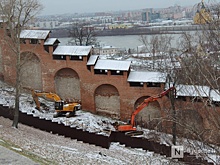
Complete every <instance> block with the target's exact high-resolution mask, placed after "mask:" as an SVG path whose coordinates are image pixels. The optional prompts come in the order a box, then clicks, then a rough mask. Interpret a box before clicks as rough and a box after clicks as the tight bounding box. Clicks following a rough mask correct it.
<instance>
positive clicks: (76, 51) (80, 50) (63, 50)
mask: <svg viewBox="0 0 220 165" xmlns="http://www.w3.org/2000/svg"><path fill="white" fill-rule="evenodd" d="M91 48H92V46H58V47H57V48H56V50H55V51H54V52H53V55H70V56H87V55H88V54H89V52H90V51H91Z"/></svg>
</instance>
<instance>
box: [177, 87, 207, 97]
mask: <svg viewBox="0 0 220 165" xmlns="http://www.w3.org/2000/svg"><path fill="white" fill-rule="evenodd" d="M209 91H210V87H208V86H198V85H182V84H180V85H177V86H176V96H192V97H195V96H200V97H209Z"/></svg>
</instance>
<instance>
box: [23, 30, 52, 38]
mask: <svg viewBox="0 0 220 165" xmlns="http://www.w3.org/2000/svg"><path fill="white" fill-rule="evenodd" d="M49 33H50V30H22V31H21V34H20V38H24V39H46V38H47V36H48V35H49Z"/></svg>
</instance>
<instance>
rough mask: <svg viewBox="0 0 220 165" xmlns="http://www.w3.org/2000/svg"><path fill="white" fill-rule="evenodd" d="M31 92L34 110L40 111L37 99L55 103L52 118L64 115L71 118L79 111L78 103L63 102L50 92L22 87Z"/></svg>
mask: <svg viewBox="0 0 220 165" xmlns="http://www.w3.org/2000/svg"><path fill="white" fill-rule="evenodd" d="M23 88H24V89H27V90H29V91H31V94H32V97H33V100H34V102H35V104H36V109H37V110H39V111H41V112H42V110H41V103H40V101H39V97H41V98H44V99H45V100H49V101H54V102H55V103H54V104H55V112H56V114H55V115H54V117H59V116H63V115H65V116H66V117H71V116H74V115H75V112H76V111H77V110H80V109H81V104H80V103H78V102H69V101H63V100H62V99H61V98H60V97H59V96H58V95H57V94H55V93H51V92H41V91H38V90H34V89H32V88H29V87H23Z"/></svg>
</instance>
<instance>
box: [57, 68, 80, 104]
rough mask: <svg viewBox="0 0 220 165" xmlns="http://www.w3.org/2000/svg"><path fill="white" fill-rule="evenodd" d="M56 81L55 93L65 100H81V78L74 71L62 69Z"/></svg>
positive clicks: (58, 72)
mask: <svg viewBox="0 0 220 165" xmlns="http://www.w3.org/2000/svg"><path fill="white" fill-rule="evenodd" d="M54 79H55V91H56V93H57V94H58V95H59V96H60V97H61V98H62V99H63V100H66V99H68V100H73V101H79V100H81V94H80V80H79V76H78V74H77V73H76V72H75V71H74V70H73V69H70V68H63V69H60V70H59V71H57V73H56V74H55V78H54Z"/></svg>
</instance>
